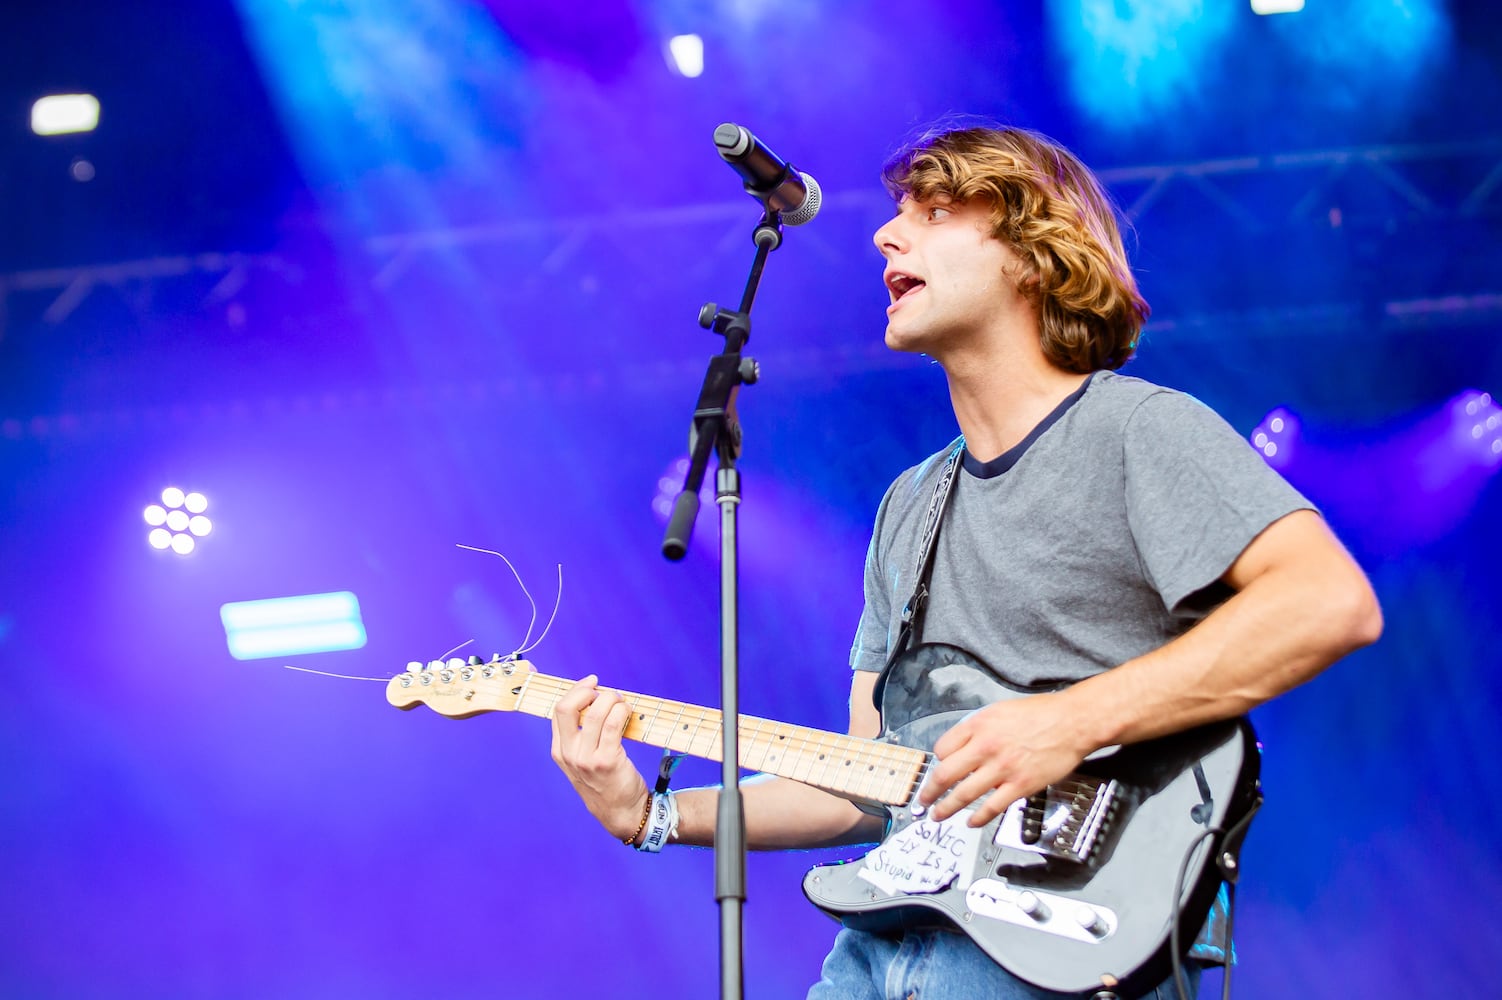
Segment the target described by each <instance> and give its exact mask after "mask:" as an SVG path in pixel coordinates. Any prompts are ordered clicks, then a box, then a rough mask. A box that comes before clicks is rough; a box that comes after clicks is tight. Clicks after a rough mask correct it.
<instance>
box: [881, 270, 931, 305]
mask: <svg viewBox="0 0 1502 1000" xmlns="http://www.w3.org/2000/svg"><path fill="white" fill-rule="evenodd" d="M886 283H887V290H888V291H890V292H891V293H892V302H893V303H897V302H900V301H902V300H903V299H905V298H907V296H909V295H911V294H912V293H913V292H916V291H917V290H918V289H920V288H922V287H923V286H924V284H925V282H924V281H923V279H922V278H915V277H913V276H912V275H911V274H903V273H902V272H901V271H888V272H887V274H886Z"/></svg>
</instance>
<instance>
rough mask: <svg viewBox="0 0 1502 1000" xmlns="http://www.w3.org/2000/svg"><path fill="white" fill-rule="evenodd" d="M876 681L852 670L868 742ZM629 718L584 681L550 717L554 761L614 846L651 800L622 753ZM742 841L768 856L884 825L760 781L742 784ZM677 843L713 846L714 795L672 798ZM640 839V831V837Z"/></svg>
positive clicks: (869, 833) (814, 795)
mask: <svg viewBox="0 0 1502 1000" xmlns="http://www.w3.org/2000/svg"><path fill="white" fill-rule="evenodd" d="M875 684H876V674H874V673H871V672H870V671H856V672H855V673H854V676H853V677H852V679H851V683H850V735H852V736H860V737H863V738H866V739H874V738H875V737H877V736H878V735H880V732H881V717H880V715H879V713H878V712H877V711H876V708H875V707H874V706H873V705H872V703H871V693H872V691H873V690H874V688H875ZM630 716H631V711H630V707H629V706H628V705H627V703H626V702H625V700H624V699H622V697H621V696H620V694H618V693H617V692H615V691H609V690H605V689H602V688H600V687H599V686H598V684H597V682H596V680H595V678H593V677H586V678H585V679H584V680H582V681H580V682H579V683H578V684H576V685H574V687H573V688H572V689H571V690H570V691H569V692H568V693H567V694H566V695H564V696H563V698H562V699H560V700H559V702H558V706H557V708H555V709H554V711H553V760H554V761H555V762H556V763H557V764H558V766H559V767H560V768H561V769H562V770H563V773H564V774H565V775H567V776H568V779H569V782H570V783H571V784H572V785H573V786H574V790H575V791H577V792H578V793H579V797H580V798H581V799H583V800H584V804H585V806H586V807H587V808H588V809H589V811H590V812H591V813H592V814H593V815H594V817H595V818H596V819H597V820H599V821H600V824H601V825H602V826H604V827H605V829H606V830H608V831H609V832H610V833H611V835H612V836H614V837H615V838H616V839H618V840H625V839H626V838H627V837H629V836H631V835H632V833H633V831H638V828H639V827H640V825H641V818H642V816H643V815H644V813H645V810H646V808H647V801H648V796H649V795H650V794H651V793H650V789H649V788H648V787H647V782H646V779H645V778H643V777H642V775H641V772H640V771H638V770H637V769H636V766H635V765H634V764H632V763H631V760H630V758H629V757H627V756H626V752H625V749H624V748H623V747H622V746H621V734H622V733H624V732H625V729H626V723H627V721H628V720H629V719H630ZM741 794H742V796H743V799H744V802H745V807H746V808H745V812H746V841H747V844H748V846H749V847H750V848H751V850H758V851H770V850H784V849H800V848H809V847H821V846H826V845H832V844H858V843H870V842H872V841H875V840H877V839H879V838H880V836H881V829H882V821H881V820H880V819H879V818H877V817H873V816H870V815H868V814H866V813H863V812H861V811H860V810H859V809H858V808H856V807H855V805H854V804H853V803H851V802H848V801H846V800H845V799H842V798H840V797H839V796H836V795H832V794H830V793H828V792H825V791H821V790H820V789H817V788H814V787H812V786H810V785H805V784H803V783H801V782H797V781H791V780H789V779H786V778H777V777H772V776H768V775H758V776H756V777H753V778H750V779H748V780H746V781H743V782H742V783H741ZM675 795H676V798H677V803H678V836H677V838H676V842H677V843H681V844H692V845H697V846H700V847H707V846H710V845H711V844H713V843H714V829H715V814H716V808H717V805H718V801H719V789H717V788H691V789H687V790H685V791H681V792H676V793H675ZM637 839H638V840H639V839H640V833H639V831H638V837H637Z"/></svg>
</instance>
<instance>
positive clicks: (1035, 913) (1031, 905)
mask: <svg viewBox="0 0 1502 1000" xmlns="http://www.w3.org/2000/svg"><path fill="white" fill-rule="evenodd" d="M1016 903H1017V909H1019V910H1021V911H1022V912H1023V913H1026V914H1027V915H1028V916H1030V917H1032V918H1033V919H1034V920H1038V921H1043V920H1047V919H1048V912H1049V911H1048V906H1047V905H1045V904H1044V902H1043V900H1041V899H1039V898H1038V894H1037V893H1036V892H1031V891H1029V890H1027V889H1024V890H1022V891H1021V892H1019V893H1018V894H1017V899H1016ZM1092 915H1093V914H1092Z"/></svg>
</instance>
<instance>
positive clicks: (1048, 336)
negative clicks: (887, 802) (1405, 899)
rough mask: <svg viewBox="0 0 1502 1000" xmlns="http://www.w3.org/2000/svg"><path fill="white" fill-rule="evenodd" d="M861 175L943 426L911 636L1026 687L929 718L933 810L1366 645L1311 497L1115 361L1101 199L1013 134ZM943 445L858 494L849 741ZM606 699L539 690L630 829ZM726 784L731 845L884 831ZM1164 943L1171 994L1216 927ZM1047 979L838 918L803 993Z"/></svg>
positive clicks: (926, 990)
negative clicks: (950, 420) (944, 401)
mask: <svg viewBox="0 0 1502 1000" xmlns="http://www.w3.org/2000/svg"><path fill="white" fill-rule="evenodd" d="M883 177H884V180H885V182H886V185H887V187H888V189H889V190H890V191H891V192H892V194H893V195H894V197H895V199H896V205H897V211H896V214H895V216H894V217H893V218H892V219H891V220H890V221H888V222H887V223H886V224H885V225H883V226H882V227H881V228H880V229H878V230H877V231H876V234H875V243H876V247H877V249H878V250H879V251H880V252H881V255H882V257H883V258H885V261H886V270H885V273H884V278H885V282H886V286H887V289H888V291H889V292H890V294H891V299H892V302H891V305H890V306H889V307H888V308H887V330H886V343H887V346H888V347H890V348H892V349H893V350H898V351H907V352H913V353H922V354H926V355H928V356H929V357H930V358H932V359H934V361H936V362H938V364H940V365H941V366H942V367H943V370H944V373H945V375H946V376H947V378H948V383H949V395H950V402H951V405H952V406H953V408H954V415H955V419H956V421H957V422H958V424H959V427H960V431H961V433H962V435H963V442H962V446H963V447H962V451H961V452H960V456H959V459H958V466H957V467H956V468H954V472H953V485H952V493H951V495H949V497H948V500H947V507H946V508H945V509H944V512H943V514H942V517H941V518H940V522H939V525H938V530H937V546H936V549H935V556H934V560H933V565H932V572H931V580H930V582H929V585H928V591H929V594H930V597H929V601H928V605H927V611H926V616H925V619H924V622H923V630H922V636H921V639H922V641H924V642H934V643H947V644H950V645H952V646H957V647H960V648H962V649H964V650H967V651H970V652H971V653H973V654H974V655H975V656H976V657H978V658H979V659H980V660H982V661H984V662H985V664H987V665H988V666H989V667H990V668H991V669H992V670H994V671H995V673H996V674H997V675H998V676H999V677H1000V678H1001V679H1002V680H1004V681H1005V682H1007V683H1009V684H1012V685H1018V686H1022V687H1027V688H1030V689H1034V690H1037V691H1038V692H1039V693H1036V694H1033V695H1030V696H1028V697H1024V698H1009V699H1005V700H1002V701H997V702H995V703H993V704H990V705H987V706H985V707H983V708H980V709H979V710H977V711H975V712H973V713H972V714H970V715H969V716H968V717H966V718H965V719H964V720H963V721H961V722H959V723H958V724H956V725H954V726H953V727H952V728H951V729H949V730H948V731H947V732H945V733H944V735H943V736H942V737H941V738H940V739H939V741H938V743H937V745H936V746H935V747H934V753H935V756H936V758H937V760H938V764H937V766H936V767H935V768H934V769H933V771H932V772H931V773H930V774H929V777H928V779H927V781H926V783H925V784H924V786H923V789H922V791H921V793H920V795H919V800H920V802H921V803H922V805H924V806H927V807H929V808H928V818H929V819H931V820H943V819H945V818H947V817H950V816H952V815H954V814H955V813H957V812H959V811H960V810H962V809H968V810H972V812H971V814H970V815H969V819H968V822H969V824H970V825H973V826H978V825H981V824H983V823H985V822H986V821H988V820H990V819H992V818H994V817H995V816H997V815H998V814H1000V813H1001V812H1003V811H1005V809H1006V808H1007V807H1008V806H1009V805H1010V804H1011V803H1013V802H1015V801H1016V800H1018V799H1020V798H1024V797H1026V796H1029V795H1031V794H1033V793H1035V792H1037V791H1039V790H1041V789H1043V788H1045V787H1046V786H1048V785H1050V784H1051V783H1053V782H1056V781H1059V780H1060V779H1061V778H1063V777H1065V776H1066V775H1069V774H1070V773H1071V772H1073V771H1074V770H1075V769H1076V768H1077V767H1078V766H1079V765H1080V764H1081V762H1082V761H1083V760H1084V758H1085V757H1086V756H1087V755H1089V754H1091V753H1092V752H1094V751H1096V750H1098V749H1100V748H1103V747H1109V746H1113V745H1117V744H1131V743H1136V742H1138V741H1142V740H1148V739H1152V738H1155V737H1160V736H1165V735H1167V734H1171V733H1175V732H1178V731H1180V730H1184V729H1188V728H1191V727H1194V726H1198V725H1201V724H1204V723H1208V722H1212V721H1216V720H1223V719H1228V718H1232V717H1235V716H1239V715H1243V714H1245V713H1246V712H1248V711H1249V710H1250V709H1252V708H1254V707H1255V706H1257V705H1259V704H1261V703H1262V702H1264V701H1266V700H1268V699H1269V698H1272V697H1274V696H1276V695H1278V694H1281V693H1282V692H1284V691H1287V690H1289V689H1290V688H1293V687H1295V686H1297V685H1299V684H1302V683H1303V682H1305V681H1307V680H1309V679H1310V678H1312V677H1313V676H1315V675H1316V674H1317V673H1319V672H1320V671H1321V670H1323V669H1324V668H1325V667H1327V666H1329V665H1330V664H1331V663H1334V662H1335V661H1336V660H1338V659H1340V658H1341V657H1342V656H1344V655H1346V654H1347V653H1349V652H1351V651H1353V650H1355V649H1358V648H1360V647H1362V646H1365V645H1367V644H1369V643H1371V642H1373V641H1375V640H1376V638H1377V636H1378V635H1379V634H1380V632H1381V627H1382V624H1381V612H1380V610H1379V608H1378V606H1377V602H1376V598H1375V596H1374V595H1373V593H1372V590H1371V587H1370V585H1369V584H1368V583H1367V580H1366V578H1365V576H1364V575H1363V573H1362V571H1361V570H1360V568H1359V567H1357V565H1356V564H1355V562H1354V561H1353V560H1352V559H1351V558H1350V556H1349V555H1348V554H1347V553H1346V551H1345V550H1344V548H1342V546H1341V545H1340V543H1339V542H1338V541H1337V540H1336V539H1335V537H1334V536H1333V535H1332V534H1331V533H1330V531H1329V529H1328V528H1327V527H1326V526H1325V523H1324V521H1323V519H1322V518H1321V517H1320V516H1319V514H1317V513H1316V512H1315V511H1314V510H1313V509H1312V508H1311V506H1310V504H1309V503H1308V501H1306V500H1305V499H1304V498H1303V497H1301V496H1300V495H1299V494H1298V493H1297V492H1296V491H1295V490H1293V488H1292V487H1290V486H1289V485H1288V484H1287V483H1285V482H1284V481H1283V480H1282V478H1281V477H1279V476H1278V475H1277V473H1275V472H1273V471H1272V470H1271V469H1269V468H1268V467H1267V465H1266V464H1265V463H1264V462H1263V461H1262V460H1261V457H1260V456H1259V455H1258V454H1257V453H1256V452H1255V451H1253V450H1252V449H1251V447H1250V446H1249V445H1248V444H1247V443H1246V442H1245V441H1243V440H1242V439H1241V437H1240V435H1238V434H1237V433H1236V432H1235V431H1234V430H1232V429H1231V428H1230V426H1228V425H1227V424H1226V423H1225V422H1224V421H1222V420H1221V419H1220V418H1219V417H1218V416H1216V415H1215V414H1214V413H1213V412H1212V411H1210V410H1209V409H1208V408H1206V407H1205V406H1204V405H1202V404H1201V403H1199V402H1198V401H1196V400H1195V399H1193V398H1192V397H1190V396H1187V395H1184V394H1182V393H1179V392H1175V391H1173V390H1171V389H1165V388H1162V387H1160V386H1156V385H1152V384H1150V383H1147V382H1144V381H1141V380H1139V379H1134V378H1130V377H1126V376H1122V375H1118V374H1116V370H1117V369H1119V368H1120V367H1121V366H1122V365H1123V364H1125V363H1126V361H1127V360H1128V359H1130V358H1131V356H1132V354H1133V353H1134V351H1135V349H1136V345H1137V340H1138V336H1139V333H1140V331H1141V328H1142V323H1143V320H1144V319H1145V318H1146V316H1147V312H1148V308H1147V303H1146V302H1145V301H1144V300H1143V299H1142V297H1141V295H1140V294H1139V293H1138V290H1137V286H1136V281H1135V280H1134V278H1133V276H1132V274H1131V270H1130V268H1129V266H1128V263H1127V259H1126V253H1125V250H1124V248H1123V246H1122V241H1121V236H1120V233H1119V230H1118V227H1117V222H1116V217H1115V213H1114V211H1113V209H1112V206H1111V204H1110V202H1109V200H1108V199H1107V197H1106V195H1105V194H1104V192H1103V191H1102V190H1101V187H1100V185H1099V182H1098V181H1097V180H1096V179H1095V177H1094V176H1093V175H1092V174H1091V173H1090V171H1089V170H1088V169H1087V168H1086V167H1085V166H1084V165H1083V164H1081V163H1080V162H1079V160H1077V159H1076V158H1075V157H1074V156H1073V154H1071V153H1070V152H1068V151H1067V150H1065V149H1063V148H1062V147H1060V146H1059V145H1057V144H1055V143H1054V142H1052V141H1050V140H1048V139H1046V138H1044V137H1043V136H1040V135H1037V134H1035V133H1032V132H1027V131H1023V130H1019V129H1011V128H958V129H947V130H938V131H934V132H931V133H930V134H928V135H926V136H925V137H924V138H922V139H921V140H919V141H918V142H916V143H913V144H911V145H910V146H908V147H907V148H906V149H904V150H903V151H901V152H900V153H899V154H898V155H897V156H895V157H894V158H893V159H892V160H891V161H890V162H889V163H888V164H887V166H886V168H885V170H884V174H883ZM950 451H951V449H950V448H945V449H944V450H942V451H940V452H938V453H937V454H936V455H935V456H934V457H933V458H931V459H929V460H928V461H926V462H924V463H922V464H920V465H918V466H916V467H914V468H912V469H909V470H907V471H906V472H904V473H902V474H901V475H900V476H898V477H897V480H896V481H895V482H894V483H893V484H892V486H891V487H890V489H888V491H887V494H886V496H885V498H884V499H883V500H882V503H881V507H880V509H879V510H878V512H877V515H876V524H875V531H874V533H873V536H872V540H871V547H870V552H869V555H868V558H867V563H866V572H865V602H866V603H865V610H864V612H863V613H862V615H861V619H860V623H859V626H858V628H857V631H856V637H855V643H854V648H853V650H852V652H851V664H850V665H851V667H852V668H853V676H852V681H851V688H850V733H851V734H852V735H854V736H860V737H866V738H875V737H877V736H879V735H881V733H882V720H881V717H880V713H879V711H878V709H877V707H876V706H875V705H874V704H873V702H872V696H873V692H874V691H875V689H876V680H877V677H878V674H879V672H880V671H881V670H882V669H883V667H885V666H886V664H887V661H888V659H889V658H890V656H891V654H892V651H893V648H894V643H895V642H896V639H897V635H898V629H899V619H900V617H901V614H902V610H903V608H904V606H905V605H906V604H907V602H908V600H909V598H910V597H911V596H912V594H913V593H914V590H915V586H916V584H917V583H918V569H919V563H920V555H921V554H922V553H921V551H920V547H921V545H922V542H923V537H924V529H925V520H926V517H927V514H928V508H929V505H930V503H931V500H932V498H933V497H934V496H935V495H936V483H938V482H939V480H940V478H941V476H942V474H943V469H944V466H945V465H946V459H947V457H948V455H949V454H950ZM628 717H629V707H628V706H627V704H626V703H625V702H624V701H623V700H622V699H621V697H620V695H618V694H616V693H614V692H607V691H602V690H601V689H600V688H599V687H598V686H597V684H596V681H595V679H594V678H592V677H591V678H586V679H585V680H584V681H581V682H580V683H579V684H578V685H576V686H575V687H574V688H573V689H572V690H571V691H570V692H569V693H568V694H567V695H566V696H565V697H564V698H563V699H562V700H561V701H560V702H559V704H558V706H557V709H556V711H555V714H554V730H553V757H554V759H555V760H556V761H557V763H558V765H559V766H560V767H561V768H562V769H563V771H564V773H565V774H566V775H567V776H568V779H569V781H570V782H571V783H572V784H573V786H574V788H575V789H576V790H577V791H578V793H579V795H580V796H581V797H582V798H583V800H584V803H585V805H586V806H587V807H588V808H589V810H590V812H591V813H592V814H593V815H594V816H595V817H596V818H597V819H598V820H599V821H600V822H601V824H602V825H604V826H605V828H606V829H607V830H609V831H610V833H611V834H612V835H614V836H616V837H618V838H620V839H621V840H623V841H625V842H627V843H630V844H632V845H633V846H640V845H641V843H642V842H643V840H644V838H645V837H647V836H649V835H650V834H651V832H652V831H651V829H650V828H649V824H648V823H647V819H648V818H650V817H651V815H652V813H653V812H654V802H653V796H652V794H651V790H650V789H649V788H648V787H647V783H646V781H645V780H644V779H643V777H642V775H641V774H640V772H638V771H637V769H636V768H635V767H634V766H633V765H632V763H631V762H630V760H629V759H628V758H627V756H626V754H625V753H624V751H623V750H622V747H621V734H622V732H623V731H624V729H625V726H626V722H627V719H628ZM669 794H671V795H672V797H673V798H672V802H671V803H666V802H664V803H662V805H664V806H671V807H672V808H671V809H663V810H657V811H658V812H659V813H661V814H666V815H671V814H672V813H673V812H674V811H676V828H675V829H673V830H672V837H671V840H672V841H673V842H677V843H683V844H694V845H709V844H712V843H713V840H714V823H715V812H716V809H715V806H716V796H717V795H718V791H717V790H716V789H713V788H701V789H691V790H686V791H679V792H675V793H669ZM744 794H745V803H746V810H745V811H746V826H747V838H748V843H749V845H750V847H751V848H752V849H761V850H775V849H783V848H809V847H815V846H822V845H830V844H856V843H870V842H874V841H877V840H879V839H880V838H881V836H882V832H883V830H882V827H883V824H882V821H881V820H880V819H878V818H874V817H873V816H871V815H869V814H867V813H865V812H862V811H861V810H860V809H858V808H857V807H856V806H855V805H853V804H851V803H850V802H848V801H846V800H844V799H841V798H838V797H836V796H834V795H831V794H829V793H826V792H824V791H821V790H818V789H815V788H812V787H810V786H808V785H803V784H800V783H798V782H795V781H791V780H788V779H784V778H766V777H759V778H757V779H753V780H751V781H748V782H747V783H746V784H745V786H744ZM656 825H658V824H657V823H654V824H652V826H656ZM661 839H662V837H661V836H659V837H658V838H657V840H656V841H654V842H653V844H652V845H651V846H654V847H655V846H657V845H658V843H659V842H660V840H661ZM1185 944H1186V947H1188V951H1187V954H1186V956H1184V957H1185V958H1186V959H1187V961H1186V968H1187V970H1188V972H1189V976H1188V979H1189V980H1190V984H1189V985H1190V991H1191V993H1192V992H1193V991H1194V989H1195V988H1197V983H1198V971H1199V969H1200V967H1201V966H1200V963H1202V962H1213V961H1223V960H1224V958H1225V954H1226V949H1227V948H1228V942H1226V941H1224V940H1221V939H1220V938H1219V937H1218V921H1217V920H1216V919H1215V918H1214V916H1213V915H1212V919H1211V921H1210V924H1209V926H1207V928H1206V930H1205V932H1204V933H1202V934H1201V935H1200V937H1199V939H1198V940H1197V941H1195V942H1194V943H1193V945H1192V947H1189V942H1187V941H1186V942H1185ZM1172 985H1173V984H1172V982H1171V981H1169V982H1166V983H1165V984H1163V986H1161V987H1158V989H1157V990H1156V991H1155V990H1153V989H1148V990H1147V991H1146V992H1141V991H1139V992H1138V993H1137V995H1139V996H1147V997H1151V996H1155V995H1156V996H1162V997H1169V996H1174V995H1176V994H1175V993H1174V991H1173V988H1172ZM1062 995H1063V994H1057V993H1053V992H1050V991H1046V990H1042V989H1039V988H1037V987H1035V986H1032V985H1030V984H1028V983H1026V982H1023V981H1021V980H1019V979H1017V978H1015V977H1013V976H1012V975H1010V974H1008V973H1007V972H1006V971H1005V970H1004V969H1003V968H1002V967H1001V966H1000V965H998V964H997V963H995V962H993V961H992V960H991V959H990V958H989V957H988V956H987V955H986V954H985V953H984V952H982V951H981V950H980V948H979V947H978V946H976V945H975V944H974V943H972V941H971V940H970V938H969V937H967V936H966V935H964V934H960V933H952V932H950V931H948V930H944V929H934V928H912V929H908V930H906V931H902V932H882V933H873V932H868V931H861V930H856V929H853V928H851V927H845V928H843V929H842V930H841V931H840V932H839V934H838V936H837V937H836V940H835V944H834V947H833V950H832V951H831V952H830V954H829V956H828V958H827V959H826V960H825V963H824V969H823V978H822V979H821V980H820V981H819V982H818V983H817V984H815V985H814V986H813V988H812V989H811V991H810V992H809V997H810V998H811V1000H837V998H838V1000H845V998H857V997H859V998H871V1000H880V998H886V997H889V996H902V997H908V996H913V997H920V998H923V1000H939V998H956V1000H957V998H961V997H964V998H970V997H980V996H985V997H994V998H1024V997H1027V998H1032V997H1056V996H1062Z"/></svg>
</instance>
